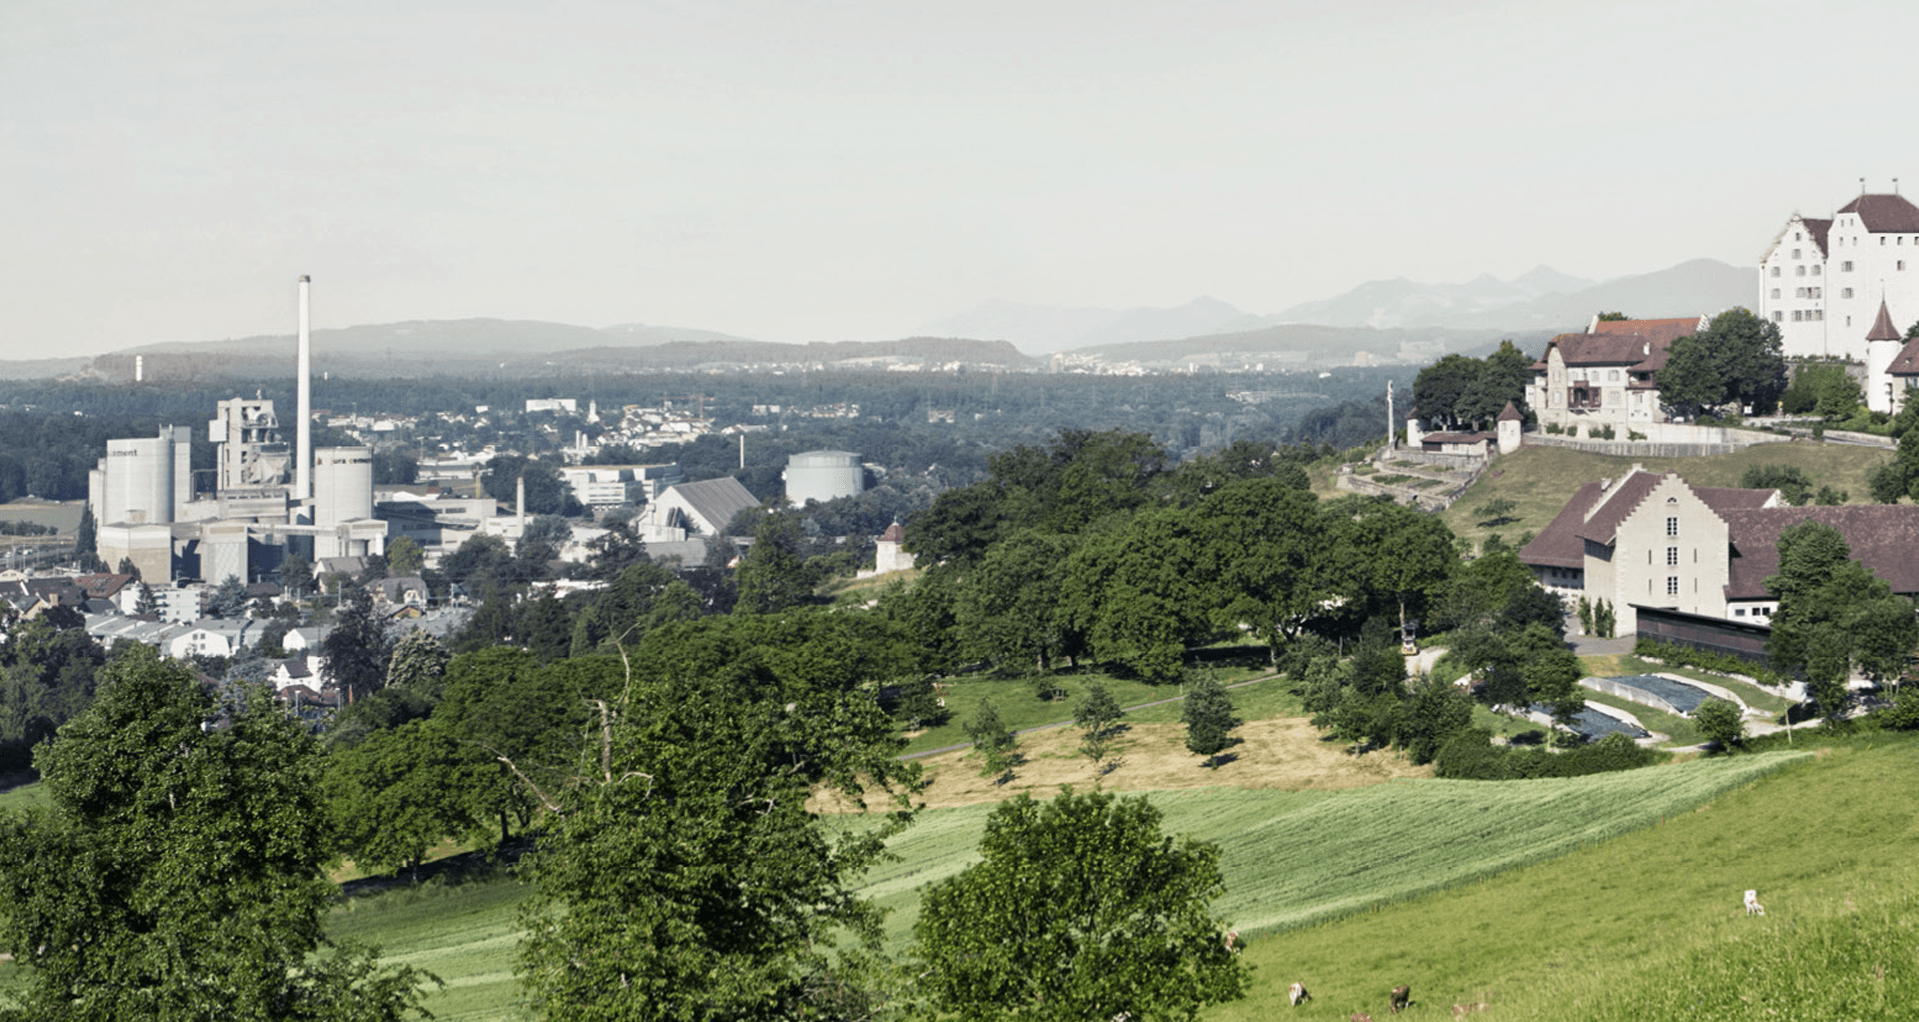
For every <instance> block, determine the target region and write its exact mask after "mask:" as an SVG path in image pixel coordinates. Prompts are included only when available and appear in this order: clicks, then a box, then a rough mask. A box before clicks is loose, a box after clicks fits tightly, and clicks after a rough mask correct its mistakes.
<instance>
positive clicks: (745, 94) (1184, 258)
mask: <svg viewBox="0 0 1919 1022" xmlns="http://www.w3.org/2000/svg"><path fill="white" fill-rule="evenodd" d="M1915 29H1919V5H1915V6H1911V7H1908V6H1905V5H1895V4H1890V3H1883V2H1882V3H1875V4H1843V3H1842V4H1812V3H1804V2H1801V3H1795V4H1764V3H1750V2H1748V3H1740V4H1732V3H1712V4H1697V3H1694V4H1688V3H1674V2H1672V0H1661V2H1657V3H1641V4H1608V5H1593V4H1564V3H1553V2H1545V3H1541V2H1539V0H1532V2H1528V3H1515V4H1491V3H1457V2H1454V3H1445V4H1436V3H1429V2H1406V3H1384V2H1366V0H1357V2H1355V0H1347V2H1341V3H1271V2H1269V3H1265V4H1257V3H1251V2H1244V0H1242V2H1234V3H1209V2H1187V3H1182V4H1172V3H1166V2H1151V3H1146V2H1134V0H1097V2H1095V0H1064V2H1062V0H1019V2H1001V0H968V2H966V3H963V4H960V3H953V4H938V3H903V2H900V0H844V2H842V0H809V2H804V3H802V2H771V0H744V2H742V0H687V2H679V0H670V2H663V0H627V2H619V3H594V2H588V0H547V2H542V3H537V4H536V3H531V2H513V3H505V2H490V0H460V2H458V3H442V2H438V0H397V2H395V0H385V2H381V3H362V2H358V0H330V2H326V3H303V2H297V0H294V2H273V0H267V2H262V0H232V2H227V0H205V2H193V0H125V2H97V0H5V2H4V3H0V126H4V129H5V136H4V143H3V144H0V358H32V357H43V356H51V355H66V354H76V353H93V352H98V351H104V350H109V349H113V348H122V347H128V346H131V345H135V344H143V343H149V342H153V341H167V340H207V339H216V338H221V337H237V336H245V335H249V334H258V333H285V332H288V331H290V330H291V329H292V321H293V320H292V317H293V312H292V310H293V284H292V282H293V280H294V278H295V277H296V276H298V275H299V274H302V273H307V274H312V275H313V278H314V300H313V301H314V317H315V323H316V325H317V326H347V325H352V324H358V323H375V322H389V321H395V320H406V319H442V318H458V317H467V316H492V317H502V318H522V319H551V320H558V321H562V322H569V323H578V324H583V325H589V326H604V325H609V324H613V323H620V322H643V323H651V324H667V325H675V326H693V327H703V328H707V329H713V330H722V331H727V332H731V333H737V334H743V335H747V336H753V337H759V338H764V339H767V340H786V341H813V340H838V339H857V340H874V339H884V338H891V337H899V336H904V335H907V334H910V333H912V332H914V331H915V329H916V328H918V327H919V326H921V325H923V324H924V323H926V322H927V321H929V320H932V319H934V318H936V317H939V316H942V315H946V314H950V313H953V312H958V311H960V310H963V309H966V308H970V307H972V306H974V305H977V304H979V303H981V302H984V301H989V300H996V299H997V300H1006V301H1015V302H1029V303H1035V304H1057V305H1085V306H1101V307H1113V308H1124V307H1131V306H1142V305H1148V306H1166V305H1177V304H1180V303H1183V302H1185V301H1187V300H1189V299H1192V298H1194V297H1196V296H1198V295H1201V294H1210V295H1213V296H1215V297H1217V298H1220V299H1223V300H1225V301H1228V302H1231V303H1233V304H1235V305H1237V306H1239V307H1241V308H1243V309H1246V310H1247V311H1250V312H1256V313H1270V312H1277V311H1279V310H1281V309H1283V308H1286V307H1287V306H1290V305H1293V304H1295V303H1298V302H1301V301H1307V300H1311V299H1317V298H1324V297H1328V296H1331V295H1334V294H1337V293H1340V292H1343V291H1345V290H1347V289H1349V288H1351V287H1353V286H1354V285H1356V284H1359V283H1361V282H1362V281H1366V280H1371V279H1378V278H1385V277H1395V276H1406V277H1411V278H1414V279H1417V280H1426V281H1459V280H1465V279H1468V278H1470V277H1473V276H1476V275H1478V274H1480V273H1482V272H1489V273H1492V274H1494V275H1495V276H1499V277H1501V278H1510V277H1512V276H1515V275H1517V274H1519V273H1522V272H1524V271H1526V270H1528V269H1530V268H1532V267H1533V266H1534V265H1537V264H1539V263H1546V264H1549V265H1551V266H1553V267H1555V268H1557V269H1560V270H1562V271H1565V272H1568V273H1573V274H1577V275H1581V276H1587V277H1594V278H1606V277H1612V276H1618V275H1623V274H1629V273H1643V272H1650V271H1653V270H1658V269H1663V268H1665V267H1667V266H1670V265H1672V264H1674V263H1678V262H1681V261H1683V260H1686V259H1691V258H1696V257H1701V256H1707V257H1712V258H1716V259H1722V260H1725V261H1727V262H1731V263H1735V264H1739V265H1751V264H1753V263H1755V262H1756V261H1757V258H1758V256H1759V254H1760V252H1761V251H1762V249H1763V248H1764V247H1765V246H1766V244H1767V243H1768V242H1769V241H1770V239H1771V236H1772V233H1773V232H1774V231H1776V230H1777V229H1778V228H1779V227H1780V226H1781V225H1783V223H1784V220H1785V218H1786V216H1787V215H1788V214H1789V213H1791V212H1793V211H1794V210H1795V209H1797V210H1800V211H1802V212H1804V213H1807V214H1808V215H1813V214H1818V215H1826V214H1829V213H1830V211H1831V210H1832V208H1834V207H1835V206H1837V205H1839V204H1843V203H1844V202H1845V201H1847V200H1848V199H1849V198H1850V197H1851V196H1852V195H1853V194H1855V193H1856V192H1857V190H1858V184H1857V181H1858V178H1859V177H1861V176H1865V177H1867V178H1868V179H1869V180H1868V183H1869V185H1870V187H1871V188H1872V190H1874V191H1884V190H1887V189H1889V187H1890V179H1891V178H1892V177H1894V176H1898V175H1900V174H1902V173H1903V174H1905V175H1907V176H1908V180H1909V182H1910V184H1911V186H1912V190H1919V131H1914V130H1913V127H1914V113H1913V105H1914V100H1913V96H1912V89H1911V84H1912V77H1911V75H1910V73H1909V71H1907V70H1905V64H1906V63H1907V61H1906V60H1905V58H1904V57H1903V56H1902V51H1901V48H1900V46H1901V42H1900V41H1902V40H1905V39H1909V38H1912V37H1913V35H1914V30H1915Z"/></svg>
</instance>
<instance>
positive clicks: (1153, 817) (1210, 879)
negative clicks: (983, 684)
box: [913, 790, 1246, 1022]
mask: <svg viewBox="0 0 1919 1022" xmlns="http://www.w3.org/2000/svg"><path fill="white" fill-rule="evenodd" d="M979 850H980V856H981V861H980V862H978V863H975V864H974V865H972V866H969V867H967V868H966V869H965V870H964V871H963V872H961V873H960V874H958V875H957V876H954V877H950V878H948V879H946V880H943V881H940V882H939V883H937V884H934V885H933V886H932V887H931V888H929V889H928V890H927V892H926V894H925V896H924V897H923V898H922V899H921V909H920V918H919V922H918V923H916V924H915V925H914V928H913V934H914V938H915V941H916V943H915V945H914V953H915V954H916V955H917V957H918V958H919V959H920V961H921V962H922V963H923V964H924V966H925V969H926V972H925V977H924V979H923V980H922V982H923V984H924V985H925V987H926V988H927V989H928V990H929V991H930V992H931V995H932V999H933V1002H934V1004H935V1005H936V1006H937V1007H938V1008H939V1009H940V1010H942V1011H946V1012H950V1013H952V1014H953V1015H955V1016H957V1017H958V1018H961V1019H965V1020H967V1022H989V1020H997V1019H1032V1020H1045V1022H1053V1020H1058V1022H1069V1020H1071V1022H1079V1020H1084V1019H1099V1020H1104V1019H1111V1018H1122V1017H1130V1018H1140V1019H1186V1020H1189V1022H1190V1020H1192V1019H1196V1018H1198V1017H1199V1011H1200V1009H1201V1008H1203V1007H1205V1006H1207V1005H1210V1004H1219V1003H1223V1002H1226V1001H1230V1000H1234V999H1236V998H1238V997H1241V996H1243V994H1244V991H1245V987H1246V970H1245V968H1244V967H1243V966H1242V965H1241V963H1240V960H1239V958H1238V956H1237V955H1235V954H1234V952H1233V951H1232V950H1231V949H1230V948H1229V947H1228V946H1227V943H1226V941H1225V939H1224V938H1225V935H1226V925H1225V923H1224V922H1223V921H1221V920H1220V919H1218V918H1216V917H1214V916H1213V915H1212V913H1211V911H1210V905H1211V903H1212V901H1213V900H1214V899H1215V898H1217V897H1219V895H1220V894H1221V892H1222V891H1223V890H1224V883H1223V882H1222V880H1221V879H1220V872H1219V850H1218V849H1217V848H1216V847H1215V846H1213V845H1210V844H1207V843H1204V842H1198V841H1192V840H1189V839H1187V838H1177V839H1175V838H1169V837H1164V836H1162V834H1161V833H1160V814H1159V811H1158V810H1157V809H1154V808H1153V806H1152V804H1151V803H1149V802H1147V801H1146V799H1145V798H1143V797H1134V798H1126V799H1119V798H1115V797H1114V796H1112V795H1104V794H1100V793H1097V792H1095V793H1091V794H1086V795H1080V794H1075V793H1074V792H1072V791H1070V790H1068V791H1067V792H1065V793H1064V794H1061V795H1060V796H1058V797H1057V798H1054V799H1051V800H1049V801H1046V802H1037V801H1034V800H1033V798H1032V797H1031V796H1029V795H1024V794H1022V795H1020V796H1019V797H1018V798H1016V799H1013V800H1012V801H1010V802H1005V803H1003V804H1001V805H1000V806H999V808H997V809H995V810H993V813H992V815H991V816H989V817H987V821H986V833H985V836H983V837H982V838H981V839H980V847H979Z"/></svg>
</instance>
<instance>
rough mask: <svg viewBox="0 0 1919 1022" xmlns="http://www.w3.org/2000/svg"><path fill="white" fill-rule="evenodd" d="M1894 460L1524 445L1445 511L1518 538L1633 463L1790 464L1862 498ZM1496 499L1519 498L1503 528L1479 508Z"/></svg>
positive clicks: (1839, 451) (1877, 453) (1859, 452)
mask: <svg viewBox="0 0 1919 1022" xmlns="http://www.w3.org/2000/svg"><path fill="white" fill-rule="evenodd" d="M1890 460H1892V452H1891V451H1890V450H1882V449H1879V448H1875V447H1851V446H1846V445H1842V444H1815V443H1811V442H1808V441H1790V442H1786V443H1777V444H1758V445H1755V446H1753V447H1749V448H1747V449H1746V450H1743V451H1740V452H1739V453H1737V454H1721V455H1714V456H1712V457H1702V458H1641V457H1614V456H1611V455H1604V454H1587V453H1585V452H1584V451H1572V450H1567V449H1564V448H1559V447H1522V448H1520V449H1519V450H1517V451H1515V452H1513V453H1512V454H1509V455H1506V456H1505V457H1502V458H1500V459H1498V460H1497V461H1495V462H1494V463H1493V465H1492V467H1491V468H1490V469H1488V470H1487V471H1486V473H1485V474H1484V475H1482V476H1480V477H1479V479H1478V480H1477V481H1475V482H1474V483H1473V485H1472V486H1470V487H1468V488H1467V490H1466V492H1465V493H1464V494H1463V495H1461V497H1460V499H1459V500H1458V501H1457V502H1455V503H1454V504H1453V506H1452V507H1450V508H1448V509H1447V510H1446V511H1444V512H1442V513H1441V515H1440V517H1441V518H1442V519H1443V520H1444V521H1445V522H1446V524H1447V525H1448V526H1450V527H1451V528H1452V530H1453V532H1454V533H1455V534H1457V535H1459V536H1462V537H1464V538H1466V539H1468V540H1471V541H1472V543H1473V545H1474V546H1478V545H1480V544H1482V543H1484V542H1485V540H1486V537H1487V536H1490V535H1492V534H1493V533H1495V532H1496V533H1499V534H1500V535H1501V536H1503V537H1505V539H1506V541H1507V542H1509V543H1516V542H1517V541H1518V539H1519V537H1520V536H1521V535H1523V534H1525V533H1528V532H1531V533H1535V534H1536V533H1538V532H1539V531H1540V530H1541V529H1544V528H1545V527H1546V526H1547V524H1548V523H1550V522H1551V521H1552V520H1553V516H1554V515H1557V514H1558V513H1559V510H1560V508H1563V507H1565V506H1566V501H1567V499H1568V498H1570V497H1571V496H1572V495H1573V491H1574V490H1577V489H1578V488H1579V487H1580V486H1581V485H1583V484H1585V483H1590V482H1597V481H1598V480H1600V479H1617V478H1619V477H1620V476H1623V475H1625V474H1626V472H1627V471H1629V470H1630V469H1631V468H1632V466H1633V465H1634V464H1639V465H1643V466H1645V468H1646V470H1647V471H1649V472H1666V471H1673V472H1678V473H1679V474H1680V475H1681V476H1683V477H1685V479H1686V481H1687V482H1689V483H1692V484H1693V485H1694V486H1737V485H1739V477H1740V475H1742V474H1743V473H1744V472H1745V471H1746V469H1747V468H1748V467H1750V466H1753V465H1788V466H1792V467H1795V468H1799V469H1802V470H1804V471H1805V473H1806V475H1808V476H1809V477H1811V479H1812V481H1813V487H1814V488H1815V489H1816V488H1818V487H1820V486H1831V487H1832V488H1833V489H1835V490H1843V491H1845V492H1847V493H1849V494H1850V495H1851V502H1852V503H1855V504H1859V503H1866V502H1868V500H1869V499H1870V498H1869V497H1868V496H1867V493H1868V490H1867V486H1866V480H1867V477H1868V476H1870V475H1871V473H1872V470H1873V469H1875V468H1878V467H1879V466H1880V465H1882V464H1884V463H1885V462H1887V461H1890ZM1494 500H1510V501H1512V502H1513V503H1514V504H1515V505H1517V507H1516V510H1514V511H1513V512H1511V514H1510V517H1511V518H1513V519H1514V520H1513V521H1511V522H1508V523H1506V524H1504V525H1501V526H1498V527H1497V528H1486V527H1483V526H1481V525H1480V524H1479V521H1478V520H1479V519H1480V518H1481V517H1482V516H1481V515H1480V513H1479V509H1480V508H1481V507H1483V506H1485V505H1486V504H1487V503H1489V502H1491V501H1494Z"/></svg>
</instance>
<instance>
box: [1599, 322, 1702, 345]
mask: <svg viewBox="0 0 1919 1022" xmlns="http://www.w3.org/2000/svg"><path fill="white" fill-rule="evenodd" d="M1698 332H1699V317H1698V316H1684V317H1681V318H1679V319H1606V320H1600V321H1599V322H1598V323H1596V324H1594V325H1593V333H1596V334H1638V335H1639V336H1641V337H1644V338H1646V339H1647V340H1650V341H1663V342H1665V343H1667V344H1671V343H1672V342H1673V341H1675V340H1678V339H1679V338H1681V337H1690V336H1692V335H1693V334H1696V333H1698Z"/></svg>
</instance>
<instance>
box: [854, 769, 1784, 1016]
mask: <svg viewBox="0 0 1919 1022" xmlns="http://www.w3.org/2000/svg"><path fill="white" fill-rule="evenodd" d="M1793 758H1794V754H1791V753H1787V754H1772V755H1767V756H1745V757H1731V758H1724V759H1713V760H1699V761H1694V762H1690V763H1685V764H1679V765H1676V766H1669V767H1654V768H1648V769H1644V770H1634V771H1627V772H1624V773H1614V774H1600V775H1596V776H1591V777H1579V778H1571V779H1557V780H1541V781H1515V782H1485V781H1432V780H1428V781H1403V782H1398V783H1393V784H1383V785H1375V786H1373V787H1369V788H1358V789H1352V790H1348V791H1337V792H1291V791H1276V790H1245V789H1238V788H1203V789H1198V790H1191V791H1175V792H1156V793H1153V794H1152V795H1151V796H1150V797H1151V798H1152V800H1153V804H1154V805H1156V806H1158V807H1159V809H1160V810H1161V812H1163V813H1164V814H1165V824H1164V826H1165V828H1166V830H1167V831H1168V832H1169V833H1175V834H1188V835H1191V836H1193V837H1196V838H1200V839H1203V840H1208V841H1216V842H1218V843H1219V845H1220V851H1221V865H1222V868H1223V870H1224V871H1225V873H1226V895H1225V897H1224V898H1223V899H1221V901H1220V902H1219V903H1218V908H1219V910H1220V912H1221V913H1222V914H1223V915H1225V916H1226V918H1227V919H1228V920H1230V921H1231V923H1232V924H1233V925H1234V926H1236V927H1237V928H1238V929H1239V930H1240V932H1241V933H1242V934H1245V935H1247V936H1252V935H1256V934H1261V933H1270V932H1276V931H1279V930H1284V929H1290V928H1294V927H1299V926H1304V925H1308V924H1311V923H1313V922H1317V921H1320V920H1325V919H1329V918H1334V917H1338V916H1342V915H1349V914H1352V913H1355V912H1364V911H1370V910H1375V909H1377V908H1378V907H1379V906H1382V905H1389V904H1393V903H1396V902H1402V901H1406V900H1408V899H1411V898H1414V897H1417V896H1419V895H1421V894H1425V893H1428V892H1431V891H1436V890H1440V889H1443V888H1446V887H1451V886H1455V885H1458V884H1463V883H1471V882H1474V881H1476V880H1478V879H1481V878H1483V877H1486V876H1490V875H1492V874H1495V873H1498V872H1500V871H1503V870H1508V869H1512V868H1514V867H1516V866H1522V865H1526V864H1528V863H1533V862H1537V861H1540V860H1542V859H1547V858H1551V857H1553V856H1556V855H1562V854H1565V853H1567V852H1570V851H1573V850H1575V849H1578V848H1583V847H1586V846H1589V845H1592V844H1596V843H1598V842H1601V841H1604V840H1606V839H1607V838H1610V837H1613V836H1615V835H1617V834H1620V833H1624V832H1626V831H1629V830H1633V829H1636V828H1640V827H1647V826H1652V825H1653V824H1655V823H1657V822H1658V821H1659V820H1660V819H1662V818H1665V817H1669V816H1672V815H1674V814H1677V813H1682V812H1685V811H1688V810H1690V809H1692V808H1693V807H1694V806H1697V805H1699V804H1700V803H1702V802H1704V801H1706V800H1708V799H1710V798H1712V797H1714V796H1715V795H1717V794H1719V793H1721V792H1724V791H1726V790H1727V789H1729V788H1732V787H1736V786H1739V785H1742V784H1745V783H1748V782H1750V781H1751V780H1753V779H1754V778H1756V777H1758V776H1761V775H1763V774H1765V773H1767V772H1769V771H1771V770H1775V769H1778V768H1779V767H1781V766H1783V765H1785V764H1786V763H1788V762H1791V761H1792V759H1793ZM992 808H993V807H992V806H990V805H978V806H965V807H961V808H957V809H942V810H935V811H928V812H925V813H922V814H921V816H920V819H919V821H918V822H916V823H915V824H914V825H913V826H912V827H910V828H908V829H907V830H906V831H905V832H904V833H902V834H900V835H899V836H898V837H896V838H894V839H893V841H892V848H893V850H894V851H895V852H896V853H897V854H898V856H899V859H898V860H897V861H895V862H891V863H886V864H883V865H881V866H880V867H879V868H878V869H876V870H875V871H874V872H873V874H872V875H871V877H870V878H869V880H868V884H867V887H866V891H867V892H868V893H870V894H871V895H872V896H874V897H875V899H876V900H877V901H878V902H879V903H880V904H881V905H883V906H885V907H886V908H888V909H889V910H890V912H891V914H890V915H889V916H888V918H887V924H886V927H887V937H888V941H889V943H890V944H892V945H893V946H894V947H895V948H897V947H899V946H903V945H904V944H905V943H906V941H907V940H908V936H909V934H910V931H911V928H912V924H913V920H914V919H915V918H917V916H918V911H919V889H920V888H921V887H922V886H924V885H925V884H927V883H929V882H932V881H935V880H938V879H941V878H943V877H946V876H950V875H952V874H953V873H956V872H958V871H959V870H961V869H964V868H965V867H966V866H967V865H968V864H969V863H971V862H972V861H973V860H974V852H973V850H974V847H975V845H977V843H978V841H979V835H980V832H981V830H982V828H983V826H984V821H985V819H986V816H987V815H988V814H989V813H990V812H991V811H992ZM1288 982H1290V980H1289V981H1288Z"/></svg>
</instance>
